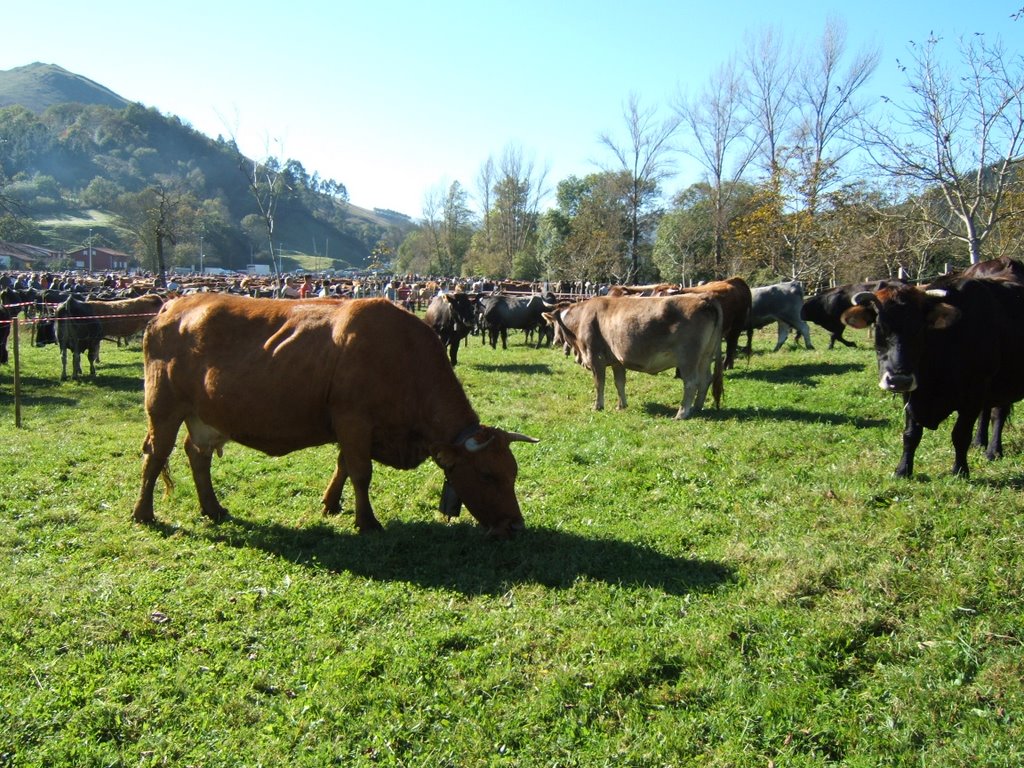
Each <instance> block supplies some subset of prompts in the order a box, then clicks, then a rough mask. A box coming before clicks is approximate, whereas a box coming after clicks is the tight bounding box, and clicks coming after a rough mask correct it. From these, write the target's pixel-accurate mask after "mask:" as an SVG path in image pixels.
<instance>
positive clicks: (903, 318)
mask: <svg viewBox="0 0 1024 768" xmlns="http://www.w3.org/2000/svg"><path fill="white" fill-rule="evenodd" d="M943 297H944V294H943V295H941V296H940V295H930V294H929V293H927V292H925V291H923V290H920V289H918V288H909V287H908V288H901V289H896V290H891V289H882V290H880V291H878V292H876V293H874V294H866V295H865V294H861V295H860V296H858V297H855V300H856V301H857V302H858V306H854V307H851V308H850V309H848V310H847V311H846V312H844V313H843V322H844V323H846V324H847V325H849V326H851V327H853V328H864V327H866V326H867V325H869V324H870V323H871V322H874V324H875V354H876V356H877V358H878V374H879V379H878V386H879V387H881V388H882V389H884V390H885V391H887V392H899V393H908V392H913V391H914V390H915V389H917V385H918V381H917V374H918V370H919V365H920V361H921V356H922V354H923V353H924V349H925V334H926V333H928V332H929V331H932V330H943V329H945V328H948V327H949V326H950V325H952V324H953V323H955V322H956V321H957V320H958V319H959V318H960V310H958V309H956V308H955V307H953V306H951V305H949V304H947V303H945V302H944V301H943V300H942V299H943Z"/></svg>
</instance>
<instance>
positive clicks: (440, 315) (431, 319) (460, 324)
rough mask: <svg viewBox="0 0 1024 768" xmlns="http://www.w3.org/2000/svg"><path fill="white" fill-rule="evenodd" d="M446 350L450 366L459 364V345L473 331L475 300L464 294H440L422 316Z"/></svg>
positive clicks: (432, 300) (431, 301)
mask: <svg viewBox="0 0 1024 768" xmlns="http://www.w3.org/2000/svg"><path fill="white" fill-rule="evenodd" d="M423 319H424V321H425V322H426V323H427V325H429V326H430V327H431V328H433V329H434V331H435V332H436V333H437V335H438V336H439V337H440V339H441V343H442V344H443V345H444V346H445V347H447V348H448V357H449V359H450V360H451V361H452V365H456V364H457V363H458V362H459V345H460V344H461V343H462V340H463V339H464V338H466V337H467V336H468V335H469V334H470V333H472V331H473V326H474V324H475V322H476V299H475V297H472V296H469V295H468V294H465V293H441V294H438V295H437V296H435V297H434V298H432V299H431V300H430V304H429V305H428V306H427V313H426V314H425V315H424V316H423Z"/></svg>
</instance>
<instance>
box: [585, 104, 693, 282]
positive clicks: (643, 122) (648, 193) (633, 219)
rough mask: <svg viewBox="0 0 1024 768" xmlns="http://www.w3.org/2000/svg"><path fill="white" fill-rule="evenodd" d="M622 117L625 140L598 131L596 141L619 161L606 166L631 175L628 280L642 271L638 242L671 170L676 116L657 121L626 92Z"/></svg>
mask: <svg viewBox="0 0 1024 768" xmlns="http://www.w3.org/2000/svg"><path fill="white" fill-rule="evenodd" d="M623 117H624V118H625V121H626V131H627V133H628V136H629V138H628V140H627V142H626V143H622V144H620V143H619V142H617V141H615V139H614V138H613V137H612V136H611V134H608V133H602V134H601V135H600V137H599V141H600V143H601V144H602V145H604V146H605V147H607V148H608V149H609V150H611V152H612V154H613V155H614V156H615V159H616V160H617V161H618V164H619V167H618V168H617V169H606V170H624V171H627V172H629V174H630V175H631V183H630V188H629V191H628V193H627V203H628V205H629V219H630V232H629V243H628V247H629V273H628V274H627V276H626V277H627V281H628V282H632V281H634V280H636V279H637V277H638V275H640V274H641V273H642V270H643V264H642V259H641V256H642V254H641V243H642V241H643V240H644V238H645V236H646V235H647V234H648V232H647V230H648V229H649V228H650V227H651V226H653V221H650V220H649V219H646V214H647V213H649V209H650V208H651V207H652V206H653V204H654V203H655V202H656V201H657V199H658V197H659V196H660V194H661V182H663V181H665V180H666V179H668V178H670V177H671V176H672V175H673V173H674V172H675V166H674V163H673V162H672V159H671V152H672V151H673V150H674V147H673V146H672V143H671V142H672V139H673V137H674V136H675V135H676V131H677V130H678V129H679V121H680V118H679V116H678V115H677V114H673V115H672V116H670V117H669V118H667V119H666V120H664V121H659V120H658V119H657V109H656V108H655V107H649V108H641V106H640V99H639V97H638V96H637V95H636V94H635V93H631V94H630V95H629V99H628V101H627V103H626V106H625V107H624V109H623Z"/></svg>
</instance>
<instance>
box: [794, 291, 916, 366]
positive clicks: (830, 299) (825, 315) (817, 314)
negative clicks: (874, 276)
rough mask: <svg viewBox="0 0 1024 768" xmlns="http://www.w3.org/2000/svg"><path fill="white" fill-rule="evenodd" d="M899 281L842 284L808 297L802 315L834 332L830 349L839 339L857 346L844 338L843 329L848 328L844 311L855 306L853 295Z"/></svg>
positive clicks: (847, 344) (829, 343)
mask: <svg viewBox="0 0 1024 768" xmlns="http://www.w3.org/2000/svg"><path fill="white" fill-rule="evenodd" d="M898 282H901V281H894V280H876V281H874V282H871V283H850V284H848V285H840V286H838V287H837V288H832V289H831V290H828V291H824V292H823V293H819V294H817V295H816V296H811V297H810V298H809V299H806V300H805V301H804V306H803V309H802V310H801V312H800V317H801V318H802V319H804V320H807V321H809V322H812V323H814V324H815V325H820V326H821V327H822V328H824V329H825V330H826V331H828V332H829V333H831V334H832V338H831V339H829V342H828V348H829V349H832V348H833V347H835V345H836V342H837V341H838V342H839V343H840V344H844V345H845V346H847V347H855V346H857V345H856V344H854V343H853V342H852V341H849V340H847V339H844V338H843V331H845V330H846V325H845V324H844V323H843V312H845V311H846V310H848V309H849V308H850V307H852V306H853V297H854V296H856V295H857V294H858V293H864V292H868V293H874V292H875V291H877V290H880V289H882V288H885V287H886V286H888V285H895V284H896V283H898Z"/></svg>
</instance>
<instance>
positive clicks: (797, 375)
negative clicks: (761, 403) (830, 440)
mask: <svg viewBox="0 0 1024 768" xmlns="http://www.w3.org/2000/svg"><path fill="white" fill-rule="evenodd" d="M863 370H864V366H863V365H860V364H858V363H836V364H830V363H797V364H796V365H787V366H784V367H782V368H743V367H741V363H740V362H738V361H737V364H736V367H735V368H733V369H732V370H731V371H728V372H726V374H725V377H726V380H728V379H731V378H732V379H756V380H757V381H764V382H766V383H768V384H802V385H804V386H811V387H813V386H814V385H815V384H817V383H818V380H819V379H820V378H822V377H823V376H835V375H837V374H843V373H851V372H853V371H863Z"/></svg>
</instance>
